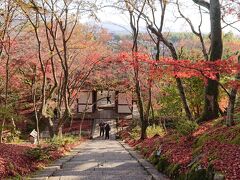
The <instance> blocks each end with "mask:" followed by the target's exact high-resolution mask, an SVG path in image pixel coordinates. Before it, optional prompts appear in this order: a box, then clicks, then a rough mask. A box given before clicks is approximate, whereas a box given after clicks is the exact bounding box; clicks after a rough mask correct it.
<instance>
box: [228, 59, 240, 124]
mask: <svg viewBox="0 0 240 180" xmlns="http://www.w3.org/2000/svg"><path fill="white" fill-rule="evenodd" d="M238 63H239V64H240V56H238ZM236 80H240V72H238V74H237V75H236ZM236 96H237V88H232V90H231V93H230V96H229V101H228V108H227V119H226V124H227V126H232V125H234V119H233V115H234V107H235V102H236Z"/></svg>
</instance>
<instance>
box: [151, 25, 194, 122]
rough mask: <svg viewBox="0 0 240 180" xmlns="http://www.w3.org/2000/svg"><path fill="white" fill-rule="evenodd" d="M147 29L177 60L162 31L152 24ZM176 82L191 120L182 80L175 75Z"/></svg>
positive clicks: (172, 47) (175, 52) (170, 44)
mask: <svg viewBox="0 0 240 180" xmlns="http://www.w3.org/2000/svg"><path fill="white" fill-rule="evenodd" d="M148 29H149V30H150V31H151V32H152V33H153V34H155V35H156V36H157V37H158V39H159V40H160V41H161V42H163V44H164V45H165V46H167V48H168V49H169V50H170V52H171V56H172V58H173V59H174V60H178V55H177V51H176V49H175V47H174V45H173V44H172V43H171V42H169V41H168V40H167V39H166V38H165V37H163V35H162V33H160V32H159V31H158V30H157V29H155V28H154V27H153V26H151V25H149V26H148ZM175 79H176V82H177V88H178V92H179V95H180V98H181V100H182V104H183V108H184V110H185V113H186V116H187V117H188V119H189V120H192V119H193V118H192V114H191V111H190V108H189V106H188V102H187V98H186V94H185V91H184V87H183V84H182V81H181V79H180V78H178V77H176V78H175Z"/></svg>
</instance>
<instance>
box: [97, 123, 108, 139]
mask: <svg viewBox="0 0 240 180" xmlns="http://www.w3.org/2000/svg"><path fill="white" fill-rule="evenodd" d="M99 127H100V136H104V132H105V139H109V131H110V130H111V128H110V125H109V124H108V123H104V122H103V121H101V122H100V123H99Z"/></svg>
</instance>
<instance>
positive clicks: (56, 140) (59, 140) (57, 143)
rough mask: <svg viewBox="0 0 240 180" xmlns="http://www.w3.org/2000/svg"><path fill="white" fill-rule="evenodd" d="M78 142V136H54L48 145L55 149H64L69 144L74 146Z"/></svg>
mask: <svg viewBox="0 0 240 180" xmlns="http://www.w3.org/2000/svg"><path fill="white" fill-rule="evenodd" d="M76 141H77V137H76V136H63V137H60V136H54V137H53V138H52V139H50V140H49V141H47V143H48V144H50V145H51V146H54V147H64V146H66V145H67V144H73V143H74V142H76Z"/></svg>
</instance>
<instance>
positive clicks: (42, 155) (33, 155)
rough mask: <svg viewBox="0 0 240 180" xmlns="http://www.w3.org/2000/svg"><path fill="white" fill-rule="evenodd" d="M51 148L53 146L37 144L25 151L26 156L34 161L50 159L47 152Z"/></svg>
mask: <svg viewBox="0 0 240 180" xmlns="http://www.w3.org/2000/svg"><path fill="white" fill-rule="evenodd" d="M51 150H53V147H41V146H38V147H36V148H33V149H29V150H27V151H26V153H25V154H26V156H27V157H29V158H30V159H31V160H34V161H45V160H49V159H50V155H49V152H50V151H51Z"/></svg>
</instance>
